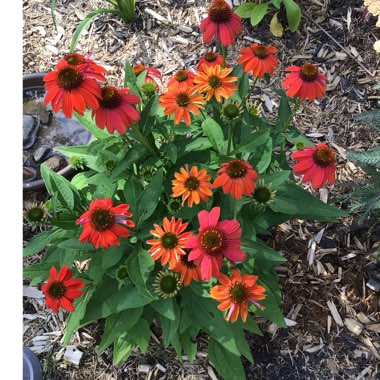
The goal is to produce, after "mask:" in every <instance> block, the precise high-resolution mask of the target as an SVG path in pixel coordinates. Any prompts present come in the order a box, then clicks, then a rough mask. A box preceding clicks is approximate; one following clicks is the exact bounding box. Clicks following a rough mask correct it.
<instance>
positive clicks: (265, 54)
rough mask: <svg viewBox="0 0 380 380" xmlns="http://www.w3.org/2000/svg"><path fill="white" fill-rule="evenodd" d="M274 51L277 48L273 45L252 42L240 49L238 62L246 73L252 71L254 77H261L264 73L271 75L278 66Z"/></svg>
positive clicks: (275, 51)
mask: <svg viewBox="0 0 380 380" xmlns="http://www.w3.org/2000/svg"><path fill="white" fill-rule="evenodd" d="M276 53H277V48H275V47H274V46H265V45H261V44H258V43H254V44H252V45H251V46H250V47H249V48H245V49H241V50H240V58H239V60H238V63H241V64H242V66H243V70H244V71H245V72H246V73H252V75H253V76H254V77H256V78H262V77H263V76H264V75H265V74H266V73H268V74H269V75H272V74H273V72H274V70H275V68H276V67H277V66H278V59H277V58H276V57H275V54H276Z"/></svg>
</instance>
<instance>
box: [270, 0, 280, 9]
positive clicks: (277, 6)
mask: <svg viewBox="0 0 380 380" xmlns="http://www.w3.org/2000/svg"><path fill="white" fill-rule="evenodd" d="M271 1H272V4H273V5H274V6H275V7H276V8H277V9H280V8H281V0H271Z"/></svg>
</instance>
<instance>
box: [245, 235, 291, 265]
mask: <svg viewBox="0 0 380 380" xmlns="http://www.w3.org/2000/svg"><path fill="white" fill-rule="evenodd" d="M241 240H242V243H243V245H242V250H243V251H245V252H247V253H248V254H249V255H250V256H251V257H253V258H254V259H255V266H256V263H257V262H261V263H260V264H259V265H265V266H267V265H279V264H282V263H285V262H286V259H285V258H284V257H283V256H281V255H280V254H279V253H278V252H276V251H275V250H273V249H272V248H270V247H268V246H267V245H266V244H265V243H264V242H263V241H261V240H260V239H257V240H256V241H252V240H251V239H247V238H242V239H241Z"/></svg>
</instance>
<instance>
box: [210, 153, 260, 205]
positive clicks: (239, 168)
mask: <svg viewBox="0 0 380 380" xmlns="http://www.w3.org/2000/svg"><path fill="white" fill-rule="evenodd" d="M218 173H219V176H218V177H216V178H215V181H214V184H213V187H214V188H215V187H220V186H222V187H223V192H224V194H228V193H231V195H232V196H233V197H234V198H235V199H241V198H242V196H243V194H244V195H250V194H251V193H252V192H253V190H255V181H256V180H257V179H258V178H259V176H258V174H257V173H256V172H255V170H254V169H253V167H252V165H250V164H249V163H248V162H245V161H243V160H233V161H230V162H223V163H222V167H221V168H220V169H219V170H218Z"/></svg>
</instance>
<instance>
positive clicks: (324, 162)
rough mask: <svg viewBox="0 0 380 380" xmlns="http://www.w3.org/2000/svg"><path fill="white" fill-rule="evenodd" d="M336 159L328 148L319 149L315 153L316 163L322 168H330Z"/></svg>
mask: <svg viewBox="0 0 380 380" xmlns="http://www.w3.org/2000/svg"><path fill="white" fill-rule="evenodd" d="M334 157H335V155H334V152H333V151H332V150H331V149H330V148H329V147H328V146H322V147H319V148H318V147H317V148H316V149H315V152H314V153H313V159H314V162H315V163H316V164H317V165H318V166H321V167H322V168H325V167H327V166H330V165H331V163H332V162H333V161H334Z"/></svg>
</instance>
